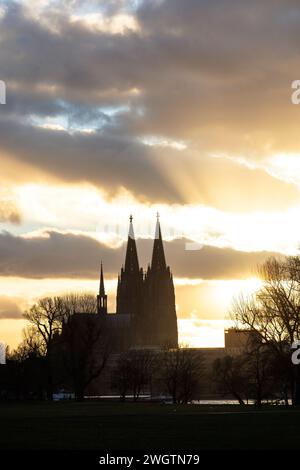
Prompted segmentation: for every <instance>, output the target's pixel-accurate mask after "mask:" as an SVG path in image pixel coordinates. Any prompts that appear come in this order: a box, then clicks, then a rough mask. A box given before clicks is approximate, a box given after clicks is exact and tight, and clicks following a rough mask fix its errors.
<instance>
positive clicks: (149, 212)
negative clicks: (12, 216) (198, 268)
mask: <svg viewBox="0 0 300 470" xmlns="http://www.w3.org/2000/svg"><path fill="white" fill-rule="evenodd" d="M12 194H13V195H14V197H16V199H17V201H18V205H19V207H20V210H21V213H22V216H23V219H24V226H23V231H24V230H25V231H26V227H27V228H28V229H29V231H31V229H32V228H36V226H39V227H41V226H42V227H43V226H44V227H51V226H53V227H56V228H58V229H61V230H68V229H69V230H79V231H80V230H81V231H82V232H83V233H88V234H90V235H91V234H92V236H94V237H98V238H99V239H100V238H101V237H104V241H106V242H108V243H113V244H116V243H118V242H120V241H122V240H126V238H127V228H128V216H129V214H130V213H133V215H134V223H135V232H136V236H137V237H152V236H153V230H154V228H153V225H154V222H155V214H156V212H157V211H159V212H160V214H161V220H162V226H163V233H164V237H165V238H166V239H172V238H178V237H183V236H184V237H185V238H189V239H191V240H194V241H195V242H198V243H204V244H210V245H212V246H216V247H226V246H229V247H232V248H234V249H237V250H243V251H249V252H250V251H260V250H268V251H277V252H281V253H287V254H288V253H296V252H297V250H298V245H299V241H300V235H299V234H300V206H297V207H292V208H290V209H289V210H287V211H285V212H272V213H266V212H252V213H232V212H224V211H219V210H217V209H215V208H212V207H207V206H203V205H188V204H187V205H184V206H179V205H166V204H155V205H153V204H152V205H150V204H147V203H141V202H138V201H137V200H136V199H135V198H134V197H133V196H132V195H131V194H130V193H129V192H128V191H125V190H120V192H119V193H118V194H116V195H115V196H114V197H113V198H112V199H107V197H106V196H105V193H103V192H101V191H99V190H97V189H96V188H95V187H93V186H92V185H90V184H87V183H86V184H80V185H62V184H60V185H59V184H56V185H54V184H53V185H51V184H21V185H18V186H15V187H14V188H13V190H12ZM151 219H152V220H151Z"/></svg>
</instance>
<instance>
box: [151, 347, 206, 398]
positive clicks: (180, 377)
mask: <svg viewBox="0 0 300 470" xmlns="http://www.w3.org/2000/svg"><path fill="white" fill-rule="evenodd" d="M160 373H161V378H162V380H163V382H164V384H165V386H166V388H167V391H168V393H170V395H171V396H172V400H173V403H188V401H189V400H191V398H192V397H193V393H194V391H195V390H196V387H197V385H198V383H199V381H200V378H201V376H202V373H203V357H202V356H201V355H199V353H197V354H196V353H195V351H193V350H192V349H188V348H186V347H178V348H175V349H166V350H165V352H164V354H163V357H162V361H161V368H160Z"/></svg>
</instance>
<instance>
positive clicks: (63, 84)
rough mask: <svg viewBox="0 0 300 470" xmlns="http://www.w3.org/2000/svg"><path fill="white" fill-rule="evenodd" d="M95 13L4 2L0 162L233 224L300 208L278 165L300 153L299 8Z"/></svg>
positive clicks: (153, 7)
mask: <svg viewBox="0 0 300 470" xmlns="http://www.w3.org/2000/svg"><path fill="white" fill-rule="evenodd" d="M22 4H23V6H24V5H25V6H26V8H25V7H24V8H23V7H22ZM87 4H88V5H87V6H86V8H82V7H81V6H80V2H69V1H65V2H63V5H64V7H65V9H64V8H59V7H58V5H57V2H55V1H49V2H35V8H32V7H30V2H21V3H18V4H17V3H14V2H4V5H5V10H3V12H4V13H3V15H2V18H1V19H0V22H1V29H0V44H1V53H0V59H1V79H4V80H6V81H7V85H8V87H7V88H8V99H7V105H6V107H5V108H1V136H0V137H1V139H0V158H3V159H4V157H5V158H6V159H7V158H10V161H11V162H12V163H13V164H14V165H15V167H16V168H20V167H21V165H24V164H25V165H27V166H28V167H29V168H31V169H32V171H33V172H34V171H36V170H38V171H42V172H44V173H45V174H46V175H47V176H49V175H50V176H52V177H56V178H59V179H61V180H64V181H67V182H70V181H71V182H74V181H88V182H91V183H92V184H94V185H96V186H98V187H100V188H103V189H104V190H105V191H107V193H108V194H109V195H110V194H115V192H116V191H118V190H119V189H120V188H123V187H124V188H126V189H127V190H129V191H130V192H131V193H132V194H134V195H135V196H136V197H137V198H139V199H143V200H148V201H150V202H158V201H159V202H162V201H165V202H167V203H174V202H176V203H186V202H192V203H203V204H207V205H212V206H214V207H218V208H220V209H222V210H229V211H243V210H244V211H252V210H258V209H260V210H274V209H282V208H283V209H284V208H286V207H288V206H290V205H295V204H297V203H298V202H299V192H298V188H296V187H295V186H294V185H293V184H291V183H290V181H288V182H287V181H285V182H283V181H280V180H278V179H277V178H280V174H278V173H277V174H276V176H277V178H275V177H274V174H273V176H272V175H271V174H270V172H271V170H272V165H271V164H270V162H269V160H268V158H269V157H272V156H273V154H276V153H279V152H282V151H285V152H287V151H289V152H294V153H297V152H300V147H299V143H298V142H299V139H298V123H299V118H300V114H299V113H300V108H298V107H297V106H293V105H291V102H290V93H291V89H290V84H291V81H292V80H293V79H295V78H297V74H298V44H299V39H300V34H299V28H298V19H299V17H300V7H299V5H298V4H297V3H296V2H295V1H292V0H290V1H288V2H284V4H283V3H282V2H279V1H271V0H263V1H258V0H257V1H254V2H251V3H249V2H245V1H237V0H229V1H228V2H226V3H223V2H220V1H218V0H216V1H215V2H207V1H195V0H187V1H185V2H182V1H181V0H165V1H159V2H158V1H154V2H147V1H144V2H143V1H142V2H108V3H107V2H104V3H103V2H87ZM134 5H135V6H134ZM88 6H89V8H88ZM90 11H92V13H91V14H92V15H94V16H91V14H90V13H89V14H88V12H90ZM95 15H96V16H95ZM97 15H99V21H100V16H101V18H102V20H101V21H104V23H105V21H106V23H105V24H106V26H105V28H104V30H103V28H102V30H101V28H100V29H99V28H98V29H97V28H95V27H94V26H93V25H94V24H95V21H94V20H95V18H97ZM120 15H123V20H122V16H120ZM126 15H127V16H126ZM128 15H129V17H131V18H132V21H133V20H134V22H135V23H136V27H134V28H131V27H130V22H129V23H128V25H129V26H128V27H126V21H127V20H126V18H127V17H128ZM74 18H75V19H76V21H75V20H74ZM93 18H94V19H93ZM105 18H106V20H105ZM124 18H125V19H124ZM117 19H118V21H119V22H120V28H121V29H120V31H121V32H119V33H118V32H116V30H115V28H113V27H112V30H110V25H112V24H113V22H114V21H115V22H116V21H117ZM122 21H123V22H125V23H124V25H123V26H124V27H123V26H122ZM115 24H116V23H115ZM20 45H21V46H20ZM20 47H21V49H20ZM20 50H21V53H20ZM279 71H280V72H279ZM153 142H154V144H153ZM149 144H150V145H149ZM178 145H179V147H178ZM176 146H177V147H176ZM180 146H181V147H180ZM174 147H175V148H181V150H174ZM216 155H217V156H218V157H219V158H217V159H216V158H213V157H215V156H216ZM229 157H230V159H229ZM295 158H296V157H295ZM17 173H18V177H20V175H22V176H23V178H24V179H28V177H29V172H28V171H25V172H20V171H17ZM225 175H226V177H225ZM44 177H46V176H44ZM285 179H286V178H285Z"/></svg>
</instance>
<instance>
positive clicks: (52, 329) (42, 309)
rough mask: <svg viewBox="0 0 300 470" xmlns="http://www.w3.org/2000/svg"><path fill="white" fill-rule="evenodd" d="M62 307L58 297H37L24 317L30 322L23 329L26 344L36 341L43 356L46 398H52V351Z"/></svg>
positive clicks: (59, 328) (59, 329) (60, 319)
mask: <svg viewBox="0 0 300 470" xmlns="http://www.w3.org/2000/svg"><path fill="white" fill-rule="evenodd" d="M61 313H62V309H61V299H60V298H59V297H53V298H52V297H44V298H42V299H39V300H38V301H37V302H36V303H35V304H34V305H33V306H32V307H31V308H30V309H29V310H28V311H26V312H25V313H24V318H25V319H26V320H27V321H28V322H29V323H30V325H31V327H30V329H27V330H26V331H25V333H24V334H25V338H26V341H27V344H29V343H30V341H31V342H34V343H36V344H37V343H38V345H39V350H40V352H41V353H42V354H43V355H44V357H45V365H46V372H47V398H48V400H52V395H53V374H52V363H51V362H52V353H53V344H54V338H55V335H58V334H59V333H60V332H61V328H62V316H61Z"/></svg>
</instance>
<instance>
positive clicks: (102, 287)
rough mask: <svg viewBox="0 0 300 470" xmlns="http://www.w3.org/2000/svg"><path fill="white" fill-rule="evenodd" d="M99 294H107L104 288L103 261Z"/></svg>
mask: <svg viewBox="0 0 300 470" xmlns="http://www.w3.org/2000/svg"><path fill="white" fill-rule="evenodd" d="M99 295H101V296H104V295H105V288H104V278H103V265H102V261H101V270H100V286H99Z"/></svg>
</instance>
